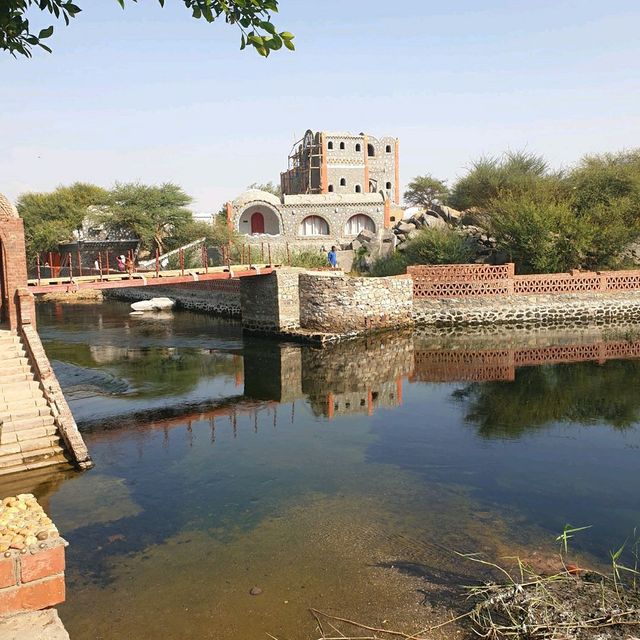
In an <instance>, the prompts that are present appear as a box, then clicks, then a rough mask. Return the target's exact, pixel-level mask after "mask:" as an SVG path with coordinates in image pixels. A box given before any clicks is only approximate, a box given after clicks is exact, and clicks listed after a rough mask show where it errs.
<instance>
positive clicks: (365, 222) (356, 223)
mask: <svg viewBox="0 0 640 640" xmlns="http://www.w3.org/2000/svg"><path fill="white" fill-rule="evenodd" d="M363 229H367V230H368V231H373V233H375V232H376V225H375V222H374V221H373V220H372V219H371V218H370V217H369V216H367V215H365V214H364V213H358V214H356V215H355V216H351V217H350V218H349V219H348V220H347V224H346V225H345V226H344V233H345V235H348V236H357V235H358V234H359V233H360V232H361V231H362V230H363Z"/></svg>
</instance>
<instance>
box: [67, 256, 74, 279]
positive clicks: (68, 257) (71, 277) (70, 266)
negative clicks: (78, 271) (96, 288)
mask: <svg viewBox="0 0 640 640" xmlns="http://www.w3.org/2000/svg"><path fill="white" fill-rule="evenodd" d="M67 259H68V260H69V280H71V279H73V263H72V261H71V252H69V253H68V254H67Z"/></svg>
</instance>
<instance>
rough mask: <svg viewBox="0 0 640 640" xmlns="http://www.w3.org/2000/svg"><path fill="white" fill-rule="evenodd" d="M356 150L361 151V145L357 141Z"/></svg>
mask: <svg viewBox="0 0 640 640" xmlns="http://www.w3.org/2000/svg"><path fill="white" fill-rule="evenodd" d="M356 151H362V145H361V144H360V143H359V142H358V143H356Z"/></svg>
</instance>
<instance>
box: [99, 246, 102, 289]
mask: <svg viewBox="0 0 640 640" xmlns="http://www.w3.org/2000/svg"><path fill="white" fill-rule="evenodd" d="M98 272H99V273H100V282H102V251H98Z"/></svg>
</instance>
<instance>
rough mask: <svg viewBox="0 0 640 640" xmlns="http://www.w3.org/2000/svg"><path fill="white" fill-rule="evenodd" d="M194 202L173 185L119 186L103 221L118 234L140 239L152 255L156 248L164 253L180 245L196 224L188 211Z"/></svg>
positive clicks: (113, 194)
mask: <svg viewBox="0 0 640 640" xmlns="http://www.w3.org/2000/svg"><path fill="white" fill-rule="evenodd" d="M191 201H192V198H191V197H190V196H188V195H187V194H186V193H185V192H184V191H183V190H182V188H181V187H179V186H178V185H176V184H172V183H170V182H167V183H165V184H162V185H160V186H155V185H146V184H140V183H137V182H129V183H124V184H123V183H116V185H115V187H114V188H113V189H112V190H111V192H110V201H109V205H108V208H107V211H105V213H103V215H102V216H101V222H102V223H103V224H104V225H105V226H106V227H107V228H109V229H112V230H114V231H116V232H119V233H122V232H124V233H129V234H131V235H134V236H135V237H137V238H140V241H141V243H142V247H143V249H146V250H148V251H150V252H153V251H155V249H156V248H157V249H159V250H160V253H164V252H165V250H166V249H171V248H173V247H172V246H171V245H172V244H176V246H177V243H179V242H180V240H181V239H184V238H185V236H186V234H185V231H186V230H187V229H188V228H189V227H191V226H192V225H193V224H194V220H193V214H192V213H191V211H190V210H189V209H188V208H187V206H188V205H189V204H191ZM172 241H175V242H172Z"/></svg>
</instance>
